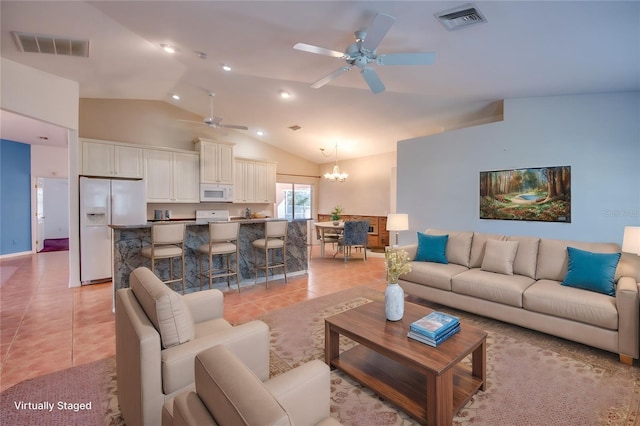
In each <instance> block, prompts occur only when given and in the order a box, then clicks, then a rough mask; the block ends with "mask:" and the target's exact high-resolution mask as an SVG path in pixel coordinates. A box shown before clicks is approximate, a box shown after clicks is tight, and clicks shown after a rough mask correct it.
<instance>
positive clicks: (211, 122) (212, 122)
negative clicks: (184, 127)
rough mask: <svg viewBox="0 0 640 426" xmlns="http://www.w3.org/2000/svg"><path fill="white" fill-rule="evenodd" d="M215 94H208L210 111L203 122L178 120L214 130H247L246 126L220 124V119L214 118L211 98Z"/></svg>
mask: <svg viewBox="0 0 640 426" xmlns="http://www.w3.org/2000/svg"><path fill="white" fill-rule="evenodd" d="M215 95H216V94H215V93H213V92H209V99H210V100H211V101H210V109H209V117H206V118H205V119H204V120H203V121H191V120H178V121H182V122H185V123H197V124H200V125H203V126H209V127H211V128H214V129H238V130H249V128H248V127H247V126H240V125H237V124H222V118H221V117H216V116H215V115H213V97H214V96H215Z"/></svg>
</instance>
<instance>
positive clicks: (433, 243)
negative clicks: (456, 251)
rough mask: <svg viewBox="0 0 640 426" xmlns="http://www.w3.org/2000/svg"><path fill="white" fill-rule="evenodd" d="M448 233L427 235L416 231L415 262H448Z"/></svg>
mask: <svg viewBox="0 0 640 426" xmlns="http://www.w3.org/2000/svg"><path fill="white" fill-rule="evenodd" d="M448 239H449V236H448V235H427V234H423V233H422V232H418V251H417V252H416V257H415V261H416V262H436V263H449V262H448V261H447V240H448Z"/></svg>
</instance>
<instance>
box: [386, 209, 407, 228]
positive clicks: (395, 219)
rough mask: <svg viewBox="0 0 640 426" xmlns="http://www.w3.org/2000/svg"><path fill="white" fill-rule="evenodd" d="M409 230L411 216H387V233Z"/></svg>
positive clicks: (395, 214)
mask: <svg viewBox="0 0 640 426" xmlns="http://www.w3.org/2000/svg"><path fill="white" fill-rule="evenodd" d="M408 229H409V215H408V214H406V213H392V214H389V215H387V231H406V230H408Z"/></svg>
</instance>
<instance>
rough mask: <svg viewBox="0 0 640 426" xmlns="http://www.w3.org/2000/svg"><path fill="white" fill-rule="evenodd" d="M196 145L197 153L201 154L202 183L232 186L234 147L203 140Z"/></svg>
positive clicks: (197, 140) (197, 141)
mask: <svg viewBox="0 0 640 426" xmlns="http://www.w3.org/2000/svg"><path fill="white" fill-rule="evenodd" d="M195 143H196V151H199V152H200V182H201V183H219V184H232V183H233V179H234V173H233V145H232V144H226V143H220V142H215V141H211V140H207V139H203V138H198V139H196V140H195Z"/></svg>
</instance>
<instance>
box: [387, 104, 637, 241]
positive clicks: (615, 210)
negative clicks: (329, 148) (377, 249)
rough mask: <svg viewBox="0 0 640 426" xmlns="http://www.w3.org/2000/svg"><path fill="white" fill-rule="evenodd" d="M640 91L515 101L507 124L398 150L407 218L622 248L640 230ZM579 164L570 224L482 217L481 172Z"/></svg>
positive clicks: (404, 236) (416, 225)
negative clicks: (627, 232) (627, 233)
mask: <svg viewBox="0 0 640 426" xmlns="http://www.w3.org/2000/svg"><path fill="white" fill-rule="evenodd" d="M639 117H640V92H626V93H608V94H607V93H604V94H593V95H571V96H552V97H538V98H521V99H508V100H505V103H504V121H501V122H496V123H491V124H485V125H482V126H475V127H469V128H466V129H459V130H454V131H450V132H445V133H441V134H437V135H432V136H425V137H421V138H416V139H411V140H407V141H402V142H400V143H399V144H398V183H397V188H398V212H402V213H408V214H409V226H410V227H411V231H413V232H403V233H401V242H402V243H403V244H410V243H415V242H416V240H417V237H416V234H415V231H421V232H424V230H425V229H426V228H441V229H447V230H460V231H476V232H487V233H495V234H504V235H532V236H539V237H543V238H556V239H565V240H574V241H594V242H613V243H622V235H623V232H624V227H625V226H639V225H640V167H639V162H640V120H639ZM549 166H571V223H552V222H527V221H518V220H487V219H480V218H479V210H480V209H479V193H480V190H479V174H480V172H481V171H488V170H504V169H517V168H527V167H549Z"/></svg>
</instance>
